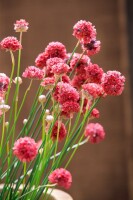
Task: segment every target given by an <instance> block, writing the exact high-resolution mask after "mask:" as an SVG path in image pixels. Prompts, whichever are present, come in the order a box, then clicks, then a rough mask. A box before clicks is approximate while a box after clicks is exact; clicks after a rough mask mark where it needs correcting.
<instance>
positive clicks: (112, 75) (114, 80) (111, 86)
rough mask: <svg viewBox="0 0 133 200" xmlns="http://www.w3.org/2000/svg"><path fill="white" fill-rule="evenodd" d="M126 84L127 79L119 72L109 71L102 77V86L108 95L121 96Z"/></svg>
mask: <svg viewBox="0 0 133 200" xmlns="http://www.w3.org/2000/svg"><path fill="white" fill-rule="evenodd" d="M124 83H125V77H124V76H123V75H122V74H121V73H120V72H118V71H108V72H107V73H105V74H104V75H103V77H102V86H103V88H104V91H105V92H106V94H107V95H113V96H118V95H121V93H122V92H123V90H124Z"/></svg>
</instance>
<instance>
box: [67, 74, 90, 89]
mask: <svg viewBox="0 0 133 200" xmlns="http://www.w3.org/2000/svg"><path fill="white" fill-rule="evenodd" d="M86 80H87V78H86V75H82V74H81V75H80V74H78V75H77V76H74V77H73V79H72V81H71V84H72V86H73V87H75V88H77V89H80V88H81V87H82V85H83V84H84V83H85V82H86Z"/></svg>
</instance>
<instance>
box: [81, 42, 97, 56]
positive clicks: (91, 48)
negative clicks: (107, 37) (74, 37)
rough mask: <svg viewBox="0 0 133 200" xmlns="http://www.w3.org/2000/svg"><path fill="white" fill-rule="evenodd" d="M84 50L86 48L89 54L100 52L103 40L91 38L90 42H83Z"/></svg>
mask: <svg viewBox="0 0 133 200" xmlns="http://www.w3.org/2000/svg"><path fill="white" fill-rule="evenodd" d="M82 48H83V50H86V53H87V55H88V56H92V55H95V54H97V53H99V51H100V49H101V42H100V41H99V40H95V39H94V40H91V41H90V42H89V43H87V44H86V43H85V44H82Z"/></svg>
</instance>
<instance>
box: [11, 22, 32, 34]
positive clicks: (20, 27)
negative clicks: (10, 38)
mask: <svg viewBox="0 0 133 200" xmlns="http://www.w3.org/2000/svg"><path fill="white" fill-rule="evenodd" d="M28 26H29V23H28V22H26V21H25V19H20V20H17V21H16V23H15V24H14V30H15V31H16V32H26V31H27V30H28V28H29V27H28Z"/></svg>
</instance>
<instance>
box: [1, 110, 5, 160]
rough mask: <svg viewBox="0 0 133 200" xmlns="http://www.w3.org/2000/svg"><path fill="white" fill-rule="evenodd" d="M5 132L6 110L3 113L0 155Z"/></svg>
mask: <svg viewBox="0 0 133 200" xmlns="http://www.w3.org/2000/svg"><path fill="white" fill-rule="evenodd" d="M4 133H5V112H4V113H3V124H2V136H1V145H0V157H1V153H2V152H1V151H2V146H3V141H4Z"/></svg>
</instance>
